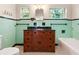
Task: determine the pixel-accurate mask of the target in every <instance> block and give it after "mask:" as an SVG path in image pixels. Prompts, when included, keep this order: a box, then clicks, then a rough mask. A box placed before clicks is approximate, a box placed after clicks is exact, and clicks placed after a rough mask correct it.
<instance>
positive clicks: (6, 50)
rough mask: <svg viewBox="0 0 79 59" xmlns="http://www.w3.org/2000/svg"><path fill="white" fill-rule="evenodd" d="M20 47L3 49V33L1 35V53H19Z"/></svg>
mask: <svg viewBox="0 0 79 59" xmlns="http://www.w3.org/2000/svg"><path fill="white" fill-rule="evenodd" d="M19 54H20V51H19V48H16V47H8V48H4V49H2V35H0V55H19Z"/></svg>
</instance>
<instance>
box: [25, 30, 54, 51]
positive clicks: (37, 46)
mask: <svg viewBox="0 0 79 59" xmlns="http://www.w3.org/2000/svg"><path fill="white" fill-rule="evenodd" d="M24 52H55V31H54V30H24Z"/></svg>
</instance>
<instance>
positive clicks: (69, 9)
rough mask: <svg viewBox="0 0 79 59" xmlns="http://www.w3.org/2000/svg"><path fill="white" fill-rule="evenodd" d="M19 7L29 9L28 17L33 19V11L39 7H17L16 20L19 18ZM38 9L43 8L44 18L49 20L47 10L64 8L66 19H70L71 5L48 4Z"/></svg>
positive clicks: (27, 5)
mask: <svg viewBox="0 0 79 59" xmlns="http://www.w3.org/2000/svg"><path fill="white" fill-rule="evenodd" d="M21 7H28V8H29V9H30V16H31V17H35V9H36V8H38V7H39V6H38V5H37V6H35V5H29V4H26V5H25V4H24V5H23V4H22V5H17V6H16V8H17V9H16V10H17V18H20V8H21ZM40 8H43V10H44V18H46V19H49V16H50V15H49V8H66V9H67V18H71V17H72V5H71V4H49V5H44V4H43V5H41V7H40Z"/></svg>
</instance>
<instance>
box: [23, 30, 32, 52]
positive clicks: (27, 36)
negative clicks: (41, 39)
mask: <svg viewBox="0 0 79 59" xmlns="http://www.w3.org/2000/svg"><path fill="white" fill-rule="evenodd" d="M32 37H33V34H32V31H31V30H25V31H24V52H25V51H28V52H29V51H32Z"/></svg>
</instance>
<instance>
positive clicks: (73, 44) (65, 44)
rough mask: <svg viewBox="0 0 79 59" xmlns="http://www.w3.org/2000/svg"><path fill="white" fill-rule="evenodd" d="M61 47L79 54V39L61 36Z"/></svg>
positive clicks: (69, 52) (68, 51)
mask: <svg viewBox="0 0 79 59" xmlns="http://www.w3.org/2000/svg"><path fill="white" fill-rule="evenodd" d="M59 42H60V48H61V49H62V50H63V51H65V52H66V53H68V54H70V55H79V40H77V39H74V38H59Z"/></svg>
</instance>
